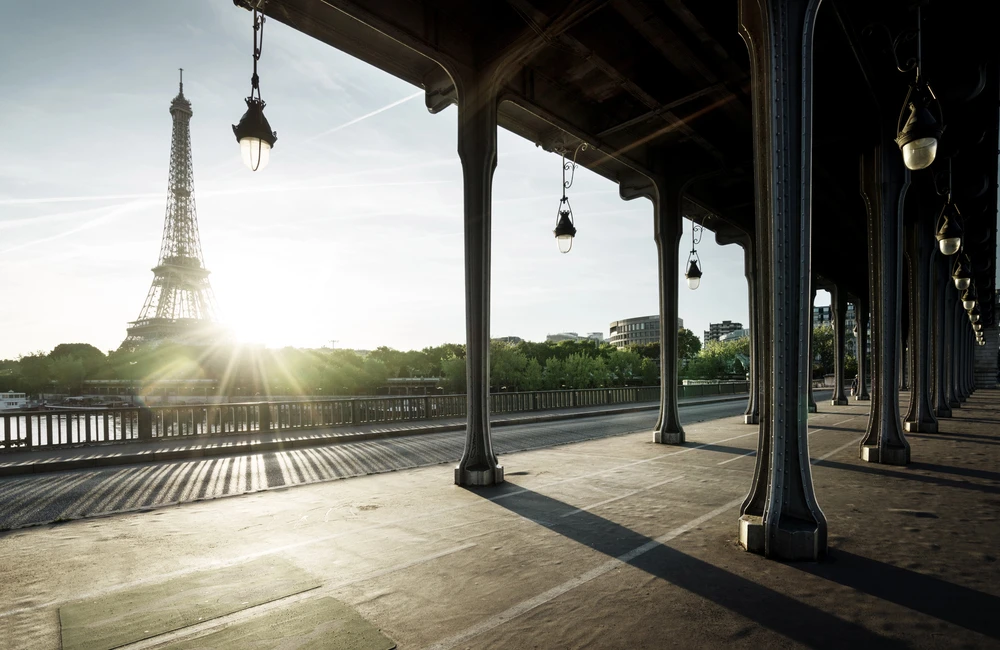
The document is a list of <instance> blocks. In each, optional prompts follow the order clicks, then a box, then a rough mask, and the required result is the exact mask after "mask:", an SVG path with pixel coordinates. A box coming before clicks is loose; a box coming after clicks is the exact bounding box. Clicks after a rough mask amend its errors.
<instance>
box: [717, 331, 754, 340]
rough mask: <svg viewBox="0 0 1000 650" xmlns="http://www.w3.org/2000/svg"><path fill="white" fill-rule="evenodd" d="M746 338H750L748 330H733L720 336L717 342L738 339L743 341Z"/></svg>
mask: <svg viewBox="0 0 1000 650" xmlns="http://www.w3.org/2000/svg"><path fill="white" fill-rule="evenodd" d="M748 336H750V330H748V329H742V330H733V331H732V332H729V333H728V334H723V335H722V336H720V337H719V340H720V341H738V340H739V339H745V338H746V337H748Z"/></svg>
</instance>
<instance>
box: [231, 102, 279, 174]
mask: <svg viewBox="0 0 1000 650" xmlns="http://www.w3.org/2000/svg"><path fill="white" fill-rule="evenodd" d="M246 103H247V112H246V113H244V114H243V117H241V118H240V123H239V124H234V125H233V134H234V135H235V136H236V140H237V142H239V143H240V155H241V156H242V158H243V164H244V165H246V166H247V167H248V168H249V169H250V170H251V171H257V170H258V169H263V168H264V167H267V163H268V161H270V159H271V148H272V147H274V143H275V142H277V141H278V134H277V133H275V132H274V131H272V130H271V125H270V124H268V123H267V118H266V117H264V102H263V101H261V100H260V99H257V98H256V97H247V98H246Z"/></svg>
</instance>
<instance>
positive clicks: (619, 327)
mask: <svg viewBox="0 0 1000 650" xmlns="http://www.w3.org/2000/svg"><path fill="white" fill-rule="evenodd" d="M677 327H678V328H681V327H684V319H682V318H678V319H677ZM610 330H611V335H610V338H609V339H608V340H609V341H610V342H611V345H613V346H615V347H616V348H624V347H627V346H629V345H645V344H647V343H659V342H660V315H659V314H657V315H655V316H639V317H638V318H626V319H625V320H616V321H615V322H613V323H611V326H610Z"/></svg>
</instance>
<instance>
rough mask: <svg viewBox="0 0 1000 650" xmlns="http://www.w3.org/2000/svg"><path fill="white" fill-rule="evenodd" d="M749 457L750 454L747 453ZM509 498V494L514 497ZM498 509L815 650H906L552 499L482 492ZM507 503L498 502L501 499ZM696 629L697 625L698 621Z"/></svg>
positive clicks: (519, 491)
mask: <svg viewBox="0 0 1000 650" xmlns="http://www.w3.org/2000/svg"><path fill="white" fill-rule="evenodd" d="M741 451H743V452H745V451H746V450H741ZM508 493H509V494H508ZM476 494H479V495H481V496H483V497H488V498H493V499H494V501H493V502H494V503H495V504H496V505H498V506H501V507H503V508H505V509H506V510H509V511H510V512H512V513H513V514H516V515H518V516H520V517H523V518H525V519H529V520H531V521H533V522H535V523H537V524H539V525H542V526H545V527H546V528H548V529H549V530H551V531H553V532H556V533H559V534H560V535H563V536H565V537H567V538H569V539H571V540H573V541H575V542H577V543H579V544H582V545H584V546H587V547H590V548H592V549H594V550H595V551H598V552H600V553H603V554H605V555H607V556H608V557H611V558H617V559H620V560H622V561H623V562H627V563H628V564H630V565H631V566H633V567H635V568H637V569H640V570H642V571H645V572H646V573H648V574H649V575H652V576H655V577H657V578H659V579H661V580H664V581H666V582H669V583H671V584H673V585H676V586H678V587H680V588H681V589H684V590H685V591H688V592H690V593H692V594H695V595H697V596H699V597H701V598H704V599H706V600H708V601H710V602H713V603H715V604H717V605H719V606H721V607H724V608H726V609H728V610H730V611H731V612H733V613H735V614H738V615H740V616H743V617H746V618H747V619H749V620H751V621H754V622H755V623H756V624H758V625H761V626H762V627H765V628H767V629H770V630H772V631H774V632H776V633H778V634H781V635H783V636H785V637H787V638H789V639H791V640H793V641H796V642H798V643H801V644H804V645H806V646H809V647H813V648H831V649H833V648H837V649H839V648H844V647H850V646H857V647H866V648H867V647H878V648H905V647H908V645H907V644H905V643H903V642H902V641H899V640H896V639H892V638H889V637H886V636H882V635H880V634H878V633H877V632H874V631H872V630H869V629H867V628H865V627H862V626H860V625H857V624H856V623H853V622H850V621H847V620H844V619H842V618H840V617H838V616H836V615H834V614H831V613H829V612H825V611H823V610H821V609H818V608H816V607H813V606H812V605H808V604H806V603H803V602H802V601H800V600H798V599H796V598H793V597H791V596H787V595H785V594H783V593H781V592H779V591H776V590H774V589H771V588H769V587H765V586H764V585H761V584H759V583H757V582H754V581H752V580H748V579H747V578H744V577H742V576H739V575H736V574H734V573H731V572H729V571H726V570H725V569H723V568H721V567H718V566H715V565H714V564H711V563H709V562H706V561H704V560H700V559H698V558H695V557H692V556H690V555H688V554H686V553H683V552H681V551H678V550H677V549H674V548H671V547H669V546H665V545H664V544H662V543H658V542H656V541H655V540H653V539H652V538H650V537H647V536H645V535H642V534H640V533H638V532H636V531H634V530H631V529H629V528H627V527H625V526H622V525H620V524H617V523H615V522H613V521H610V520H608V519H605V518H603V517H600V516H598V515H595V514H593V513H592V512H587V511H577V512H575V513H574V514H572V515H569V516H565V517H563V515H566V514H567V513H568V512H570V511H573V510H576V509H575V508H574V507H573V506H570V505H569V504H567V503H564V502H562V501H559V500H557V499H553V498H552V497H549V496H545V495H543V494H539V493H537V492H533V491H531V490H524V489H523V488H521V487H519V486H517V485H514V484H507V485H506V486H504V487H499V488H496V489H491V490H483V491H481V492H476ZM498 496H499V497H501V498H496V497H498ZM692 624H694V623H693V622H692Z"/></svg>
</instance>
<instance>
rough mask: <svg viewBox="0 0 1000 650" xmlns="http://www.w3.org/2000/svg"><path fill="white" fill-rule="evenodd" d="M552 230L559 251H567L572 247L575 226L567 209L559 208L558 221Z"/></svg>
mask: <svg viewBox="0 0 1000 650" xmlns="http://www.w3.org/2000/svg"><path fill="white" fill-rule="evenodd" d="M552 232H553V234H555V236H556V243H558V244H559V252H560V253H568V252H569V251H570V250H571V249H572V248H573V238H574V237H576V226H574V225H573V220H572V218H571V216H570V211H569V210H560V212H559V221H558V222H556V229H555V230H553V231H552Z"/></svg>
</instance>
